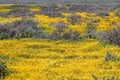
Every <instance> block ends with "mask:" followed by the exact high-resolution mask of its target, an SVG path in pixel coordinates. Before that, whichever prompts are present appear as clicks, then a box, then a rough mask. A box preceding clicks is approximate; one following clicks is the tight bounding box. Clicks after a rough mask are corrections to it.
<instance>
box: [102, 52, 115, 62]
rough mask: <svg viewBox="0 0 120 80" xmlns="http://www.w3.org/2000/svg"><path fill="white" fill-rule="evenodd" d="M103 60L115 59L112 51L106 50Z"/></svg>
mask: <svg viewBox="0 0 120 80" xmlns="http://www.w3.org/2000/svg"><path fill="white" fill-rule="evenodd" d="M104 59H105V61H115V60H116V57H115V55H114V54H113V53H111V52H110V51H107V52H106V54H105V56H104Z"/></svg>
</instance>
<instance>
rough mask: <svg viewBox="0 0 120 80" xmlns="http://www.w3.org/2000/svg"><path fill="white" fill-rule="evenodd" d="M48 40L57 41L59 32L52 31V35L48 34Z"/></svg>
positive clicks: (59, 37) (59, 36) (59, 35)
mask: <svg viewBox="0 0 120 80" xmlns="http://www.w3.org/2000/svg"><path fill="white" fill-rule="evenodd" d="M49 38H50V39H53V40H58V39H61V38H62V37H61V33H59V31H57V30H54V31H53V32H52V33H50V34H49Z"/></svg>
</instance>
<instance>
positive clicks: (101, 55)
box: [0, 4, 120, 80]
mask: <svg viewBox="0 0 120 80" xmlns="http://www.w3.org/2000/svg"><path fill="white" fill-rule="evenodd" d="M3 5H4V4H3ZM3 5H1V6H0V7H2V6H3ZM11 5H12V4H11ZM8 6H10V5H8ZM31 6H34V4H31ZM59 7H62V6H61V5H59ZM29 10H30V11H33V12H37V11H40V9H39V8H37V7H33V8H29ZM0 12H8V10H5V9H4V10H2V9H0ZM76 14H77V15H79V16H81V17H82V21H81V22H80V24H75V25H73V24H71V23H70V22H68V20H67V17H68V16H69V15H71V13H67V12H64V13H62V15H64V17H49V16H47V15H43V14H35V15H34V16H32V17H28V16H27V17H24V19H25V18H28V19H33V20H34V21H38V26H39V27H43V28H44V32H48V33H50V32H52V31H54V30H55V27H54V25H52V24H54V23H57V22H59V21H64V22H65V23H66V24H67V26H68V27H67V28H66V29H73V30H77V31H79V32H80V33H81V34H84V32H85V28H86V27H87V23H88V22H90V21H91V20H93V21H98V22H95V23H96V24H97V27H96V28H97V31H98V32H100V31H105V30H108V29H112V28H114V27H116V25H119V24H120V18H119V17H118V16H116V15H115V13H114V12H112V11H111V12H109V16H105V17H101V16H96V15H95V13H92V12H91V13H90V12H76ZM21 19H22V17H14V16H9V17H2V16H1V17H0V24H2V25H3V24H8V23H11V22H14V21H16V20H21ZM24 26H25V25H24ZM19 27H20V26H19ZM107 51H111V52H112V53H114V54H115V56H120V47H118V46H116V45H114V44H107V43H102V42H100V41H99V40H98V39H94V38H85V39H84V38H83V39H81V40H79V41H71V40H64V39H61V40H50V39H36V38H20V39H19V38H18V39H17V38H16V39H13V38H10V39H7V40H6V39H4V40H0V59H3V60H4V61H6V64H7V66H8V69H9V71H10V74H8V75H7V76H6V77H5V78H4V80H94V76H96V77H97V78H99V79H100V78H102V77H104V78H107V77H112V76H114V77H115V78H117V79H118V80H119V79H120V61H105V55H106V52H107ZM101 80H102V79H101Z"/></svg>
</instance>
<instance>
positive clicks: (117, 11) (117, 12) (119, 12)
mask: <svg viewBox="0 0 120 80" xmlns="http://www.w3.org/2000/svg"><path fill="white" fill-rule="evenodd" d="M115 14H116V16H118V17H120V9H117V10H116V11H115Z"/></svg>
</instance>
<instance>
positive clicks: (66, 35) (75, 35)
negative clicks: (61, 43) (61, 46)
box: [62, 29, 80, 40]
mask: <svg viewBox="0 0 120 80" xmlns="http://www.w3.org/2000/svg"><path fill="white" fill-rule="evenodd" d="M79 35H80V33H79V32H78V31H73V30H71V29H70V30H68V31H67V32H65V33H63V35H62V38H63V39H66V40H67V39H70V40H78V39H79Z"/></svg>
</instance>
